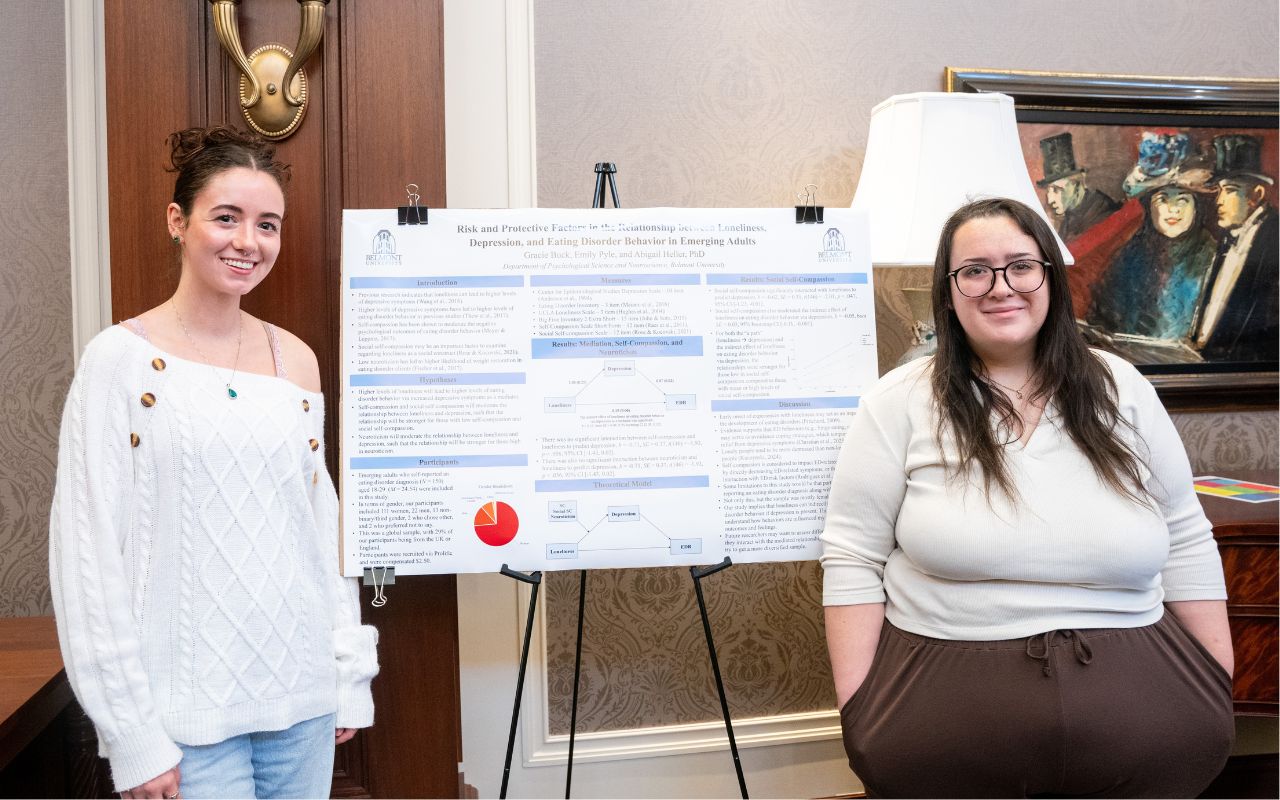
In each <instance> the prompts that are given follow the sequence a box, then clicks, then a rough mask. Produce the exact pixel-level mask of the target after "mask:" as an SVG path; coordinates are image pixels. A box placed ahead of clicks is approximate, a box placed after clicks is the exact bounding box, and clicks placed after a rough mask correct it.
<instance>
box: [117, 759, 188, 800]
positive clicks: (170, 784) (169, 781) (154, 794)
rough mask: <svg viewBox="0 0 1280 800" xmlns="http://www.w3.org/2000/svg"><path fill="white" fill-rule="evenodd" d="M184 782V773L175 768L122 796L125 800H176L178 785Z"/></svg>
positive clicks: (123, 793)
mask: <svg viewBox="0 0 1280 800" xmlns="http://www.w3.org/2000/svg"><path fill="white" fill-rule="evenodd" d="M181 781H182V772H181V771H180V770H179V769H178V768H177V767H174V768H173V769H171V770H169V771H168V772H162V773H160V774H159V775H157V776H156V777H154V778H152V779H151V780H149V781H147V782H146V783H144V784H142V785H141V786H135V787H133V788H132V789H130V790H129V791H127V792H121V793H120V796H121V797H124V798H130V800H132V799H133V798H137V800H141V799H142V798H144V797H147V798H156V800H160V798H164V799H165V800H175V799H176V798H177V797H178V796H179V793H178V784H179V783H180V782H181Z"/></svg>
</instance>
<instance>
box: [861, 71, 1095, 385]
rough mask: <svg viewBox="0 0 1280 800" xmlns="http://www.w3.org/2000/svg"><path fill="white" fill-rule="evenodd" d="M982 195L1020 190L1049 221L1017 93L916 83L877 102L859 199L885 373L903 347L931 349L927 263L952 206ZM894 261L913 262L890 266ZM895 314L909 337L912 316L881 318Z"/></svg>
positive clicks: (1013, 194)
mask: <svg viewBox="0 0 1280 800" xmlns="http://www.w3.org/2000/svg"><path fill="white" fill-rule="evenodd" d="M984 197H1009V198H1012V199H1014V200H1020V201H1021V202H1023V203H1026V204H1027V205H1028V206H1030V207H1031V208H1032V209H1034V210H1035V211H1036V212H1038V213H1039V214H1040V215H1041V216H1042V217H1044V218H1045V221H1046V222H1050V220H1049V218H1048V217H1047V216H1045V212H1044V208H1043V207H1042V205H1041V201H1040V198H1039V197H1038V196H1037V195H1036V190H1035V187H1034V186H1033V185H1032V182H1031V176H1030V175H1029V174H1027V165H1026V162H1025V161H1024V160H1023V157H1022V146H1021V145H1020V144H1019V142H1018V126H1017V121H1016V119H1015V118H1014V112H1013V98H1011V97H1009V96H1008V95H1003V94H994V93H983V94H972V93H948V92H917V93H915V94H900V95H894V96H893V97H890V98H889V99H888V100H885V101H884V102H882V103H880V104H879V105H877V106H876V107H875V108H874V109H872V111H871V127H870V131H869V133H868V136H867V153H866V156H865V158H864V160H863V163H862V176H861V178H860V179H859V180H858V189H857V191H856V192H855V193H854V196H853V208H854V209H855V210H861V211H864V212H865V213H866V214H867V219H868V222H869V223H870V226H869V227H870V230H871V241H870V245H871V262H872V265H873V266H874V267H875V268H876V277H875V285H876V295H877V297H876V300H877V302H876V306H877V308H876V328H877V338H878V340H879V341H880V348H879V350H880V371H881V372H882V373H883V372H885V371H887V370H888V369H891V368H892V367H894V366H895V365H896V364H897V363H899V358H900V357H901V356H903V354H904V351H905V353H906V355H907V356H909V357H910V358H915V357H918V356H920V355H926V354H927V353H929V352H932V349H933V348H932V346H931V345H932V339H933V321H932V312H931V311H930V309H929V288H928V286H929V283H930V281H931V280H932V273H930V272H928V271H926V270H925V269H923V268H932V266H933V259H934V255H935V253H936V252H937V249H938V236H939V234H940V233H941V232H942V225H943V223H945V222H946V221H947V218H948V217H950V216H951V214H952V212H954V211H955V210H956V209H957V208H959V207H960V206H962V205H964V204H965V203H967V202H969V201H971V200H978V199H982V198H984ZM1052 227H1053V226H1052V223H1051V222H1050V228H1051V229H1052ZM1054 238H1055V239H1057V241H1058V246H1059V247H1060V248H1061V250H1062V254H1063V257H1064V258H1065V259H1066V263H1068V264H1071V263H1074V259H1073V258H1072V256H1071V252H1070V251H1069V250H1067V248H1066V246H1065V245H1063V243H1062V240H1061V239H1059V238H1058V236H1057V233H1055V234H1054ZM895 267H915V268H916V269H915V270H912V271H911V274H893V273H890V272H889V271H888V269H889V268H895ZM911 283H914V284H916V285H914V286H911V285H908V284H911ZM921 284H922V285H921ZM882 286H883V291H882ZM895 289H900V290H902V292H903V294H902V295H901V296H899V295H898V294H897V293H896V292H895V291H894V290H895ZM913 294H914V296H912V295H913ZM890 316H894V317H897V318H898V319H900V320H902V321H903V322H907V323H909V324H910V327H911V329H912V330H911V336H910V338H909V337H908V335H907V332H906V330H904V329H905V327H906V326H905V325H898V326H895V325H893V324H892V321H891V320H890V319H882V318H887V317H890ZM908 360H909V359H908Z"/></svg>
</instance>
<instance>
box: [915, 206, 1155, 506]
mask: <svg viewBox="0 0 1280 800" xmlns="http://www.w3.org/2000/svg"><path fill="white" fill-rule="evenodd" d="M995 216H1004V217H1007V218H1009V219H1010V220H1012V221H1013V222H1014V224H1016V225H1017V226H1018V228H1019V229H1021V230H1022V232H1023V233H1025V234H1026V235H1028V236H1030V237H1031V238H1032V239H1035V241H1036V244H1038V245H1039V246H1040V252H1041V253H1043V254H1044V258H1045V260H1046V261H1047V262H1048V267H1047V268H1046V269H1047V273H1046V276H1045V282H1046V284H1047V286H1048V290H1049V311H1048V315H1047V316H1046V317H1045V321H1044V325H1043V326H1041V328H1040V332H1039V334H1038V335H1037V336H1036V348H1035V363H1034V365H1033V371H1032V374H1031V385H1032V386H1033V387H1034V389H1033V390H1032V395H1031V399H1032V401H1033V402H1034V401H1039V400H1042V399H1044V398H1048V397H1052V398H1054V401H1055V403H1056V405H1057V407H1058V411H1059V412H1060V413H1061V415H1062V423H1063V427H1064V428H1065V429H1066V432H1067V435H1068V436H1070V437H1071V440H1072V441H1074V442H1075V443H1076V446H1078V447H1079V448H1080V450H1081V451H1082V452H1083V453H1084V454H1085V457H1086V458H1088V459H1089V463H1090V464H1092V465H1093V468H1094V470H1095V471H1096V472H1097V474H1098V477H1099V478H1100V479H1101V480H1102V481H1103V483H1105V484H1106V485H1107V486H1109V487H1111V488H1112V489H1114V490H1115V491H1116V492H1118V493H1120V494H1122V495H1126V496H1128V497H1130V498H1132V499H1133V500H1135V501H1136V502H1139V503H1143V504H1148V503H1149V497H1150V495H1149V493H1148V491H1147V489H1146V487H1145V486H1144V485H1143V483H1142V473H1141V470H1140V459H1139V457H1138V454H1137V453H1135V452H1134V450H1133V448H1131V447H1130V446H1129V445H1128V444H1126V443H1125V441H1124V440H1123V439H1122V438H1121V437H1120V435H1119V433H1118V431H1120V430H1123V429H1126V428H1127V429H1130V430H1132V426H1131V425H1129V423H1128V421H1126V420H1125V419H1124V418H1123V417H1121V416H1120V410H1119V407H1118V405H1117V391H1116V382H1115V379H1114V378H1113V377H1112V375H1111V370H1110V369H1109V368H1108V367H1107V365H1106V364H1105V363H1103V361H1102V359H1101V358H1100V357H1099V356H1097V355H1096V354H1094V353H1093V352H1091V351H1090V350H1089V347H1088V345H1086V344H1085V341H1084V338H1083V337H1082V336H1081V335H1080V332H1079V330H1078V329H1077V327H1076V321H1075V313H1074V312H1073V309H1072V307H1071V291H1070V289H1069V288H1068V286H1067V272H1066V265H1065V264H1064V263H1063V260H1062V253H1061V251H1060V250H1059V249H1058V243H1057V240H1056V239H1055V238H1054V236H1053V232H1052V231H1050V230H1049V226H1048V224H1046V223H1045V221H1044V220H1043V219H1042V218H1041V217H1040V215H1039V214H1037V213H1036V212H1034V211H1032V210H1031V209H1030V208H1028V207H1027V206H1026V205H1024V204H1022V203H1019V202H1018V201H1016V200H1008V199H1005V198H991V199H984V200H977V201H974V202H971V203H968V204H967V205H964V206H962V207H961V208H960V209H959V210H958V211H956V212H955V213H954V214H952V215H951V218H950V219H948V220H947V223H946V224H945V225H944V226H943V227H942V234H941V236H940V237H939V240H938V255H937V258H936V259H935V260H934V264H933V319H934V326H935V329H936V331H937V343H938V352H937V354H936V355H935V356H934V358H933V376H932V382H933V400H934V403H935V404H936V405H937V410H938V414H937V420H938V424H937V430H936V431H935V435H936V436H937V437H938V441H939V442H941V441H943V433H944V431H946V430H947V429H950V430H951V432H952V433H953V434H954V435H955V441H956V448H957V450H958V453H957V456H958V459H959V460H958V462H957V463H954V464H948V465H947V468H948V472H949V473H951V474H952V475H953V476H954V477H960V476H963V475H964V474H965V473H966V472H967V470H968V469H969V468H970V467H971V466H973V465H977V467H978V468H979V469H980V470H981V472H982V482H983V488H984V490H986V491H987V492H988V493H990V491H991V487H992V484H994V485H995V486H997V487H999V488H1000V489H1001V490H1002V491H1003V492H1004V493H1005V495H1006V496H1007V497H1009V498H1016V497H1017V496H1018V492H1017V487H1015V486H1014V484H1013V479H1012V477H1010V475H1009V469H1008V466H1007V465H1006V464H1005V461H1004V450H1003V449H1002V447H1001V444H1000V443H999V442H997V440H996V433H997V431H1000V432H1005V433H1009V432H1012V431H1016V430H1018V425H1019V422H1020V420H1019V418H1018V415H1017V412H1016V411H1015V409H1014V407H1013V404H1012V403H1010V402H1009V399H1008V398H1007V397H1006V396H1005V395H1004V393H1003V392H999V391H995V390H993V389H992V388H991V385H990V384H989V383H988V382H987V381H986V380H983V379H982V373H983V371H984V369H983V366H982V362H981V360H979V358H978V356H977V354H976V353H974V352H973V349H972V348H971V347H970V346H969V340H968V337H966V336H965V332H964V328H962V327H961V325H960V319H959V317H957V316H956V312H955V309H954V308H953V307H952V304H951V285H950V283H951V281H950V278H948V277H947V273H948V272H949V271H950V269H951V252H952V246H953V243H954V240H955V235H956V231H957V230H959V228H960V226H961V225H963V224H965V223H966V222H968V221H969V220H972V219H979V218H983V217H995ZM993 415H995V416H996V417H997V419H998V420H999V422H998V424H997V426H996V429H995V430H993V429H992V426H991V418H992V416H993Z"/></svg>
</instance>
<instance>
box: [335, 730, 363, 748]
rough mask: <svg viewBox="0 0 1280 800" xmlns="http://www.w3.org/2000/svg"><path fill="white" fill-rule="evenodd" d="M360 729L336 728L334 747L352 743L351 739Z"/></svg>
mask: <svg viewBox="0 0 1280 800" xmlns="http://www.w3.org/2000/svg"><path fill="white" fill-rule="evenodd" d="M357 730H359V729H358V728H334V729H333V746H334V747H337V746H338V745H340V744H342V743H344V742H349V741H351V737H353V736H355V735H356V731H357Z"/></svg>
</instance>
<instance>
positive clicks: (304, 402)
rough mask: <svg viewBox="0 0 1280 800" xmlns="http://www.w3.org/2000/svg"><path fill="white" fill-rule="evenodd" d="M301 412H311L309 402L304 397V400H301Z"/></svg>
mask: <svg viewBox="0 0 1280 800" xmlns="http://www.w3.org/2000/svg"><path fill="white" fill-rule="evenodd" d="M302 410H303V411H310V410H311V401H310V400H308V399H307V398H305V397H304V398H302Z"/></svg>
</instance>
